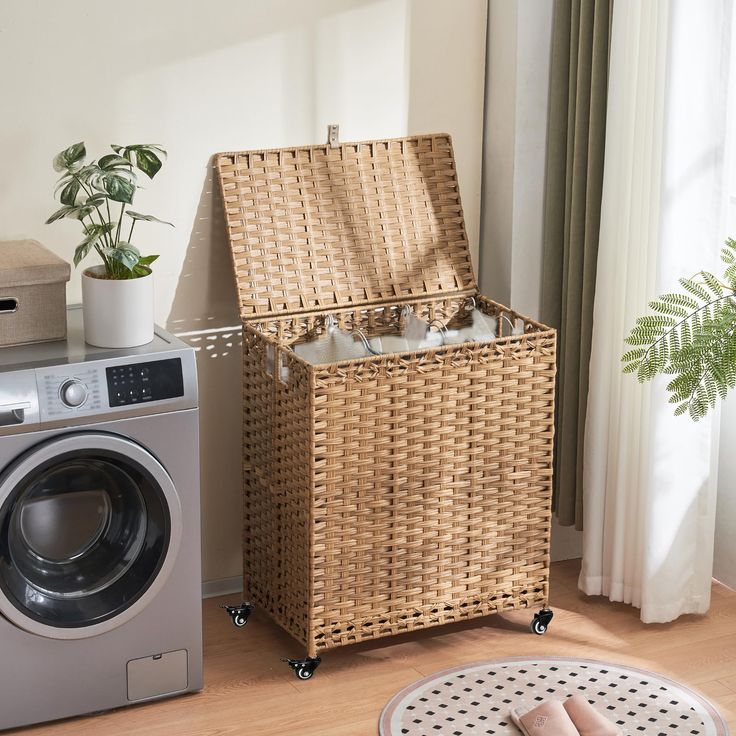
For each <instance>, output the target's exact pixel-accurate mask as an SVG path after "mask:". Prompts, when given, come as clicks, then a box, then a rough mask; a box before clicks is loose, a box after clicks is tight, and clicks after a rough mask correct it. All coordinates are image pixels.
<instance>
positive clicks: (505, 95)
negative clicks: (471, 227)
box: [480, 0, 582, 560]
mask: <svg viewBox="0 0 736 736" xmlns="http://www.w3.org/2000/svg"><path fill="white" fill-rule="evenodd" d="M552 6H553V0H490V2H489V10H488V31H487V33H488V68H487V73H486V109H485V126H484V152H483V161H484V168H483V193H482V213H483V214H482V222H481V252H480V275H481V282H480V283H481V287H482V289H483V291H484V292H485V293H487V294H488V295H489V296H491V297H492V298H494V299H496V300H497V301H501V302H505V303H507V304H510V306H512V307H513V308H514V309H516V310H518V311H519V312H521V313H522V314H526V315H528V316H530V317H533V318H535V319H538V318H539V316H540V315H539V310H540V297H541V276H542V237H543V216H544V176H545V155H546V143H547V118H548V111H547V107H548V99H549V70H550V44H551V34H552ZM581 553H582V535H581V534H580V533H579V532H577V531H576V530H575V529H573V528H570V527H561V526H559V524H557V522H556V519H555V520H554V522H553V528H552V558H553V559H555V560H563V559H569V558H573V557H580V555H581Z"/></svg>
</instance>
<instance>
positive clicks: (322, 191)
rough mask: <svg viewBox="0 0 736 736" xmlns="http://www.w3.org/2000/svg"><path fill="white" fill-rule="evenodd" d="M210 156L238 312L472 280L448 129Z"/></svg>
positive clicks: (395, 294)
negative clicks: (222, 211) (217, 182)
mask: <svg viewBox="0 0 736 736" xmlns="http://www.w3.org/2000/svg"><path fill="white" fill-rule="evenodd" d="M215 158H216V165H217V170H218V173H219V178H220V185H221V187H222V194H223V199H224V204H225V218H226V221H227V227H228V236H229V240H230V246H231V250H232V256H233V265H234V267H235V277H236V280H237V285H238V293H239V295H240V314H241V317H242V318H243V319H244V320H247V319H252V318H263V317H269V316H280V315H287V314H298V313H307V312H315V311H323V310H328V309H333V308H338V307H351V306H360V305H366V304H378V303H382V302H399V301H411V300H413V299H421V298H423V297H427V296H444V295H450V294H457V293H466V292H467V293H470V292H473V291H475V289H476V282H475V276H474V274H473V267H472V263H471V260H470V252H469V250H468V240H467V235H466V233H465V223H464V220H463V210H462V205H461V204H460V193H459V191H458V182H457V176H456V173H455V160H454V157H453V153H452V142H451V140H450V136H449V135H446V134H438V135H423V136H417V137H413V138H400V139H392V140H382V141H365V142H358V143H342V144H338V145H330V144H326V145H321V146H304V147H299V148H282V149H274V150H266V151H242V152H239V153H220V154H217V156H216V157H215Z"/></svg>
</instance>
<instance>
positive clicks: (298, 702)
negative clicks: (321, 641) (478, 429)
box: [8, 561, 736, 736]
mask: <svg viewBox="0 0 736 736" xmlns="http://www.w3.org/2000/svg"><path fill="white" fill-rule="evenodd" d="M578 569H579V562H578V561H570V562H563V563H557V564H555V565H554V566H553V572H552V588H551V589H552V607H553V608H554V610H555V619H554V621H553V622H552V625H551V627H550V630H549V631H548V633H547V634H546V635H545V636H543V637H539V636H534V635H532V634H530V633H528V625H529V621H530V618H531V615H530V613H529V612H527V611H519V612H514V613H510V614H503V615H497V616H490V617H488V618H485V619H481V620H479V621H475V622H469V623H467V624H457V625H451V626H447V627H442V628H439V629H434V630H430V631H424V632H420V633H418V634H412V635H409V636H404V637H401V638H394V639H389V640H384V641H382V642H375V643H373V644H372V645H370V646H368V645H363V644H361V645H357V646H354V647H347V648H344V649H342V650H336V651H334V652H329V653H327V655H326V656H325V657H324V661H323V663H322V665H321V667H320V669H319V670H318V671H317V674H316V675H315V676H314V678H313V679H312V680H310V681H308V682H300V681H298V680H297V679H296V678H295V677H294V676H293V674H292V673H291V671H290V670H289V669H288V668H287V666H286V665H285V664H283V663H281V662H280V661H279V658H280V657H287V656H291V657H296V656H303V652H302V651H301V648H300V647H299V645H297V644H295V643H294V642H293V641H292V640H291V639H290V638H289V637H288V636H287V635H286V634H284V633H283V632H281V631H280V630H279V629H278V628H277V627H276V626H275V625H274V624H272V623H271V622H270V621H269V620H268V619H267V618H266V617H265V616H262V615H258V613H257V612H256V614H254V615H253V616H252V617H251V619H250V621H249V622H248V625H247V626H246V627H245V628H244V629H240V630H238V629H235V627H233V626H232V624H231V623H230V620H229V618H228V617H227V615H226V614H225V613H224V612H223V611H221V610H219V609H218V608H217V606H218V604H219V603H221V602H222V600H218V599H211V600H208V601H205V602H204V631H205V689H204V691H203V692H201V693H197V694H192V695H186V696H183V697H179V698H173V699H171V700H166V701H159V702H157V703H153V704H149V705H141V706H135V707H130V708H122V709H120V710H116V711H112V712H108V713H104V714H101V715H97V716H94V717H89V718H75V719H70V720H67V721H63V722H57V723H53V724H50V725H46V726H42V727H38V728H29V729H19V730H16V731H12V732H8V733H13V734H22V736H31V735H33V736H50V735H51V734H53V735H54V736H72V735H73V736H83V735H87V734H89V735H92V734H94V736H118V735H119V734H126V735H127V734H131V735H135V736H144V735H145V736H180V735H181V736H194V735H195V734H196V735H197V736H228V735H229V734H233V736H234V735H235V734H237V735H238V736H242V735H243V734H249V735H252V736H289V735H290V734H295V735H298V736H375V734H376V733H377V721H378V716H379V713H380V712H381V708H382V707H383V705H384V704H385V703H386V701H387V700H389V698H390V697H391V696H392V695H393V694H394V693H395V692H397V691H398V690H399V689H401V688H402V687H404V686H405V685H408V684H409V683H410V682H412V681H414V680H417V679H419V678H420V677H422V676H424V675H427V674H430V673H431V672H434V671H436V670H440V669H444V668H446V667H451V666H454V665H458V664H464V663H469V662H474V661H478V660H482V659H488V658H491V657H501V656H504V655H527V654H528V655H543V654H549V655H562V656H565V655H568V656H571V655H578V656H584V657H590V658H600V659H606V660H609V661H614V662H620V663H623V664H631V665H635V666H639V667H644V668H646V669H652V670H656V671H657V672H660V673H662V674H665V675H669V676H670V677H673V678H674V679H677V680H680V681H681V682H684V683H687V684H689V685H691V686H694V687H695V688H696V689H698V690H700V691H701V692H702V693H703V694H705V695H706V696H707V697H709V698H710V699H711V700H712V701H713V702H714V703H715V704H716V706H717V707H719V708H720V709H721V712H722V713H723V714H724V716H725V717H726V719H727V720H728V722H729V726H730V727H731V728H732V729H733V730H734V732H735V733H736V592H734V591H731V590H729V589H727V588H724V587H722V586H720V585H714V587H713V603H712V608H711V611H710V613H709V614H708V615H707V616H703V617H696V616H686V617H684V618H682V619H680V620H679V621H678V622H676V623H673V624H666V625H656V626H651V625H650V626H645V625H644V624H642V623H641V622H640V621H639V619H638V615H637V611H636V610H634V609H632V608H630V607H628V606H624V605H618V604H611V603H609V602H607V601H606V600H605V599H602V598H586V597H585V596H583V595H582V594H580V593H579V592H578V591H577V589H576V578H577V573H578ZM228 600H230V601H232V600H233V597H230V598H229V599H228Z"/></svg>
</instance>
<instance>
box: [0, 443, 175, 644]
mask: <svg viewBox="0 0 736 736" xmlns="http://www.w3.org/2000/svg"><path fill="white" fill-rule="evenodd" d="M180 535H181V506H180V504H179V499H178V496H177V494H176V490H175V488H174V485H173V483H172V480H171V478H170V477H169V475H168V473H167V472H166V470H165V469H164V467H163V466H162V465H161V464H160V463H159V462H158V460H156V458H155V457H154V456H153V455H152V454H151V453H150V452H148V451H147V450H145V449H144V448H142V447H141V446H140V445H137V444H136V443H134V442H131V441H130V440H129V439H126V438H124V437H120V436H117V435H112V434H102V433H93V432H79V433H75V434H69V435H63V436H61V437H56V438H54V439H52V440H49V441H48V442H45V443H43V444H41V445H38V446H37V447H35V448H33V449H32V450H31V451H29V452H28V453H26V454H25V455H24V456H22V457H21V458H19V459H18V460H17V462H15V463H14V464H13V465H12V466H11V467H10V468H8V469H7V470H6V471H5V472H4V473H3V475H2V476H0V611H1V612H2V613H3V615H5V616H6V617H7V618H9V619H10V620H12V621H13V622H14V623H16V624H18V625H19V626H21V627H22V628H24V629H26V630H28V631H32V632H34V633H37V634H41V635H43V636H50V637H53V638H62V639H70V638H80V637H86V636H93V635H96V634H99V633H102V632H103V631H108V630H110V629H112V628H114V627H116V626H119V625H120V624H122V623H124V622H125V621H127V620H128V619H130V618H131V617H132V616H134V615H135V614H136V613H138V611H140V610H141V608H142V607H143V606H145V605H146V604H147V603H148V602H150V600H151V599H152V597H153V596H154V595H155V594H156V592H157V591H158V590H159V589H160V587H161V585H163V583H164V582H165V580H166V577H167V576H168V574H169V572H170V570H171V566H172V565H173V562H174V558H175V555H176V551H177V549H178V545H179V539H180Z"/></svg>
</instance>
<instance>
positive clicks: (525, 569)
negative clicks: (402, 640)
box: [217, 134, 556, 658]
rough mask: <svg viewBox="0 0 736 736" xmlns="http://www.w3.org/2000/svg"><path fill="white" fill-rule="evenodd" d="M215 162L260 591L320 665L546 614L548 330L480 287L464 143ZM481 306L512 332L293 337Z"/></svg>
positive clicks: (252, 575) (426, 140) (245, 155)
mask: <svg viewBox="0 0 736 736" xmlns="http://www.w3.org/2000/svg"><path fill="white" fill-rule="evenodd" d="M217 168H218V172H219V176H220V182H221V186H222V193H223V198H224V203H225V214H226V219H227V225H228V233H229V238H230V244H231V249H232V254H233V264H234V268H235V273H236V279H237V283H238V289H239V294H240V300H241V317H242V319H243V404H244V425H243V453H244V460H243V476H244V525H243V541H244V550H243V559H244V588H245V590H247V591H248V592H249V594H250V595H251V596H252V600H253V602H254V603H255V604H256V605H257V606H258V607H259V608H261V609H263V610H265V611H267V612H268V613H269V614H270V615H271V616H272V617H273V618H274V619H275V620H276V621H277V622H278V623H279V624H280V625H281V626H282V627H283V628H284V629H285V630H286V631H288V632H289V633H290V634H291V635H292V636H293V637H294V638H296V639H297V640H298V641H300V642H301V643H302V644H303V645H304V646H305V647H306V649H307V652H308V655H309V657H310V658H312V657H316V655H317V654H318V653H320V652H322V651H323V650H326V649H330V648H333V647H337V646H342V645H345V644H350V643H354V642H358V641H365V640H368V639H375V638H379V637H384V636H389V635H393V634H398V633H403V632H408V631H413V630H415V629H419V628H426V627H429V626H435V625H439V624H443V623H448V622H452V621H458V620H462V619H469V618H474V617H477V616H483V615H487V614H490V613H494V612H498V611H503V610H508V609H515V608H526V607H542V608H544V609H546V607H547V604H548V598H549V540H550V504H551V492H552V491H551V488H552V485H551V481H552V443H553V433H554V424H553V419H554V381H555V349H556V336H555V331H554V330H552V329H550V328H548V327H546V326H545V325H542V324H540V323H538V322H535V321H534V320H531V319H528V318H526V317H523V316H522V315H519V314H517V313H515V312H513V311H511V310H510V309H508V308H506V307H504V306H502V305H500V304H497V303H495V302H493V301H491V300H489V299H487V298H485V297H483V296H482V295H480V294H479V293H478V290H477V287H476V284H475V278H474V275H473V270H472V264H471V261H470V255H469V251H468V247H467V238H466V235H465V228H464V222H463V215H462V207H461V204H460V197H459V192H458V187H457V178H456V174H455V166H454V158H453V154H452V146H451V142H450V138H449V136H447V135H444V134H440V135H429V136H419V137H413V138H405V139H395V140H389V141H369V142H365V143H351V144H342V145H341V146H338V147H336V148H335V147H332V146H329V145H324V146H310V147H302V148H291V149H279V150H273V151H249V152H240V153H223V154H218V156H217ZM468 296H473V297H475V298H476V303H477V305H478V307H479V308H480V309H482V310H483V311H485V312H486V313H489V314H493V315H495V316H497V317H499V319H498V325H499V336H498V339H496V340H494V341H492V342H486V343H483V342H479V343H465V344H459V345H447V346H440V347H436V348H431V349H422V350H420V351H418V352H409V353H400V354H389V355H381V356H371V357H368V358H361V359H358V360H350V361H345V362H341V363H336V364H330V365H320V366H315V365H312V364H310V363H308V362H306V361H304V360H302V359H301V358H299V357H298V356H297V355H295V354H294V353H293V352H292V351H291V350H289V349H288V345H289V344H290V343H291V342H294V341H295V340H297V339H300V338H303V337H304V336H305V335H306V334H307V333H310V332H315V331H319V330H320V329H321V324H322V322H323V319H324V316H325V315H326V314H333V315H334V316H335V317H336V319H337V321H338V323H339V325H340V326H341V327H346V328H354V327H359V328H361V329H362V330H363V331H365V332H367V333H369V334H371V335H375V334H385V333H389V332H392V331H395V330H396V329H397V328H398V324H399V320H400V314H401V306H402V305H404V304H407V303H409V304H411V305H412V306H413V308H414V311H415V313H416V314H418V315H419V316H421V317H424V318H426V319H428V320H432V319H439V320H447V319H448V318H449V317H451V316H452V315H453V314H454V313H455V312H456V311H457V310H458V309H460V308H461V306H462V304H463V303H464V302H465V301H466V300H467V298H468ZM502 315H506V316H507V317H508V318H509V320H511V321H512V322H513V321H514V320H517V319H521V320H523V322H524V331H523V333H522V334H519V335H511V334H508V333H509V329H508V326H504V325H505V324H507V323H508V320H504V319H501V318H500V317H501V316H502ZM284 369H286V370H284ZM549 616H550V617H551V613H549ZM535 621H536V619H535ZM545 627H546V623H545ZM537 633H541V632H539V631H538V632H537Z"/></svg>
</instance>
